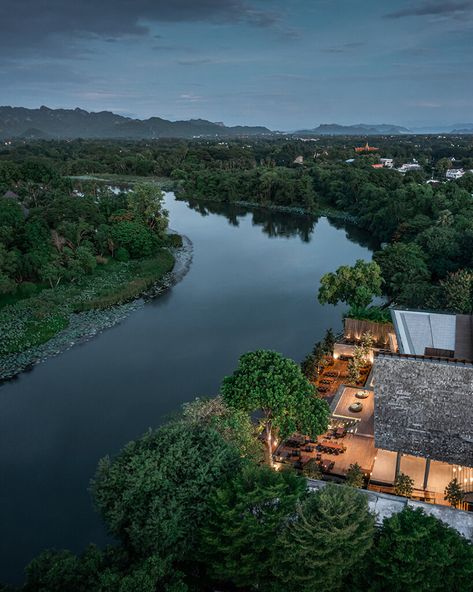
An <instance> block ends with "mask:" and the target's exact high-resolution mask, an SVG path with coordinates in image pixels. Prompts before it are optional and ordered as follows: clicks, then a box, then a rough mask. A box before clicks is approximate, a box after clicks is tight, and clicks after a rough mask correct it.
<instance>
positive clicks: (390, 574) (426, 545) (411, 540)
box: [362, 508, 473, 592]
mask: <svg viewBox="0 0 473 592" xmlns="http://www.w3.org/2000/svg"><path fill="white" fill-rule="evenodd" d="M370 558H371V561H370V563H369V565H366V566H365V567H364V571H365V574H366V580H367V581H366V583H365V585H364V586H363V588H362V589H365V590H366V589H367V590H370V591H371V592H446V591H450V590H452V591H453V590H455V591H456V590H458V592H471V590H473V546H472V545H471V543H470V542H469V541H467V540H466V539H465V538H463V537H462V536H461V535H460V534H458V532H457V531H456V530H454V529H453V528H450V527H449V526H447V525H446V524H444V523H443V522H441V521H440V520H438V519H437V518H434V517H433V516H427V515H426V514H424V512H423V511H422V510H420V509H417V510H413V509H412V508H406V509H405V510H403V511H402V512H400V513H398V514H394V515H393V516H391V517H390V518H388V519H386V520H385V521H384V523H383V528H382V531H381V533H380V535H379V537H378V539H377V541H376V543H375V545H374V547H373V549H372V552H371V554H370Z"/></svg>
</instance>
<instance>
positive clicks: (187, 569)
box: [3, 351, 473, 592]
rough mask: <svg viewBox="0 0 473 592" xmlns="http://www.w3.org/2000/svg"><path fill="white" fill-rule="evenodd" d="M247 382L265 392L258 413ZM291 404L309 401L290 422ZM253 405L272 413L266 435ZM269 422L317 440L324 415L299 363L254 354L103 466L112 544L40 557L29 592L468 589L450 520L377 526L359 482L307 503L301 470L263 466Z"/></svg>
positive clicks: (102, 503) (100, 481)
mask: <svg viewBox="0 0 473 592" xmlns="http://www.w3.org/2000/svg"><path fill="white" fill-rule="evenodd" d="M274 365H276V366H277V367H278V368H279V367H281V368H283V370H284V371H283V373H282V374H279V373H278V372H274ZM243 375H244V376H246V377H247V379H248V384H247V385H246V386H247V388H248V389H250V390H251V386H252V384H253V382H255V385H256V387H257V388H256V390H257V392H258V395H257V397H255V398H254V399H253V400H252V401H250V402H249V403H247V402H246V401H245V400H244V398H242V397H241V395H242V394H243V392H242V391H241V388H240V387H241V379H242V376H243ZM288 381H289V382H288ZM303 394H305V404H304V403H302V401H303V399H304V397H302V396H301V395H303ZM294 400H299V401H301V403H300V404H299V405H297V406H296V408H295V409H294V408H293V409H292V415H291V417H290V425H285V424H284V416H285V409H286V408H288V407H290V406H291V403H292V402H293V401H294ZM311 401H317V402H318V403H317V405H316V406H314V405H312V403H311ZM258 408H264V409H265V411H266V415H265V416H264V417H263V419H262V422H261V423H260V424H256V423H254V422H253V419H252V414H253V412H254V411H255V410H256V409H258ZM268 417H271V421H272V427H273V428H274V427H276V426H278V427H280V428H281V429H283V430H284V429H289V428H290V429H293V428H294V427H295V428H296V429H297V427H298V426H299V427H302V426H303V427H306V426H307V424H308V423H310V424H311V425H312V428H313V429H312V432H313V433H320V432H321V431H323V430H324V429H325V428H326V425H327V417H328V409H327V408H326V404H325V402H324V401H323V400H321V399H319V398H318V395H317V393H316V392H314V390H313V387H312V385H310V383H309V382H308V381H307V380H306V379H305V378H304V376H303V375H302V373H301V370H300V368H299V366H298V365H297V364H295V363H294V362H292V361H291V360H286V359H284V358H282V357H281V356H279V355H278V354H276V353H274V352H267V351H257V352H252V353H250V354H246V355H245V356H244V357H243V358H242V360H240V365H239V367H238V368H237V369H236V371H235V372H234V374H233V375H232V376H230V377H227V378H226V379H225V380H224V382H223V384H222V395H221V396H218V397H215V398H212V399H207V400H203V399H197V400H195V401H194V402H191V403H187V404H185V405H184V406H183V408H182V410H181V412H180V413H179V414H178V415H177V416H176V417H175V418H173V419H172V420H171V421H169V422H168V423H166V424H165V425H163V426H162V427H160V428H159V429H157V430H150V431H149V432H147V433H146V434H144V435H143V436H142V437H141V438H139V439H138V440H136V441H133V442H130V443H129V444H128V445H127V446H125V448H124V449H123V450H122V452H120V453H119V454H118V455H117V456H116V457H115V458H108V457H107V458H104V459H102V460H101V461H100V463H99V466H98V469H97V472H96V475H95V477H94V479H93V481H92V485H91V491H92V495H93V498H94V502H95V505H96V507H97V509H98V510H99V512H100V514H101V516H102V518H103V520H104V522H105V524H106V526H107V529H108V531H109V533H110V534H111V535H112V536H113V538H114V542H113V544H111V545H110V546H109V547H107V548H105V549H99V548H98V547H96V546H93V545H91V546H89V547H88V548H87V549H85V550H84V551H83V552H82V553H81V554H79V555H75V554H73V553H71V552H69V551H65V550H62V551H57V550H49V551H44V552H43V553H42V554H41V555H39V556H38V557H37V558H36V559H34V560H33V561H32V562H31V563H30V564H29V566H28V567H27V569H26V581H25V583H24V585H23V586H22V587H21V590H22V592H63V591H64V590H74V592H137V591H139V592H157V591H160V592H161V591H164V592H192V591H194V592H204V591H208V592H211V591H213V590H222V591H228V592H230V591H237V590H238V591H239V590H241V591H242V592H243V591H247V592H250V591H253V590H254V591H260V592H313V591H314V590H320V591H321V592H332V591H341V590H346V589H349V590H353V591H354V592H358V591H360V592H361V591H369V592H397V591H400V590H402V591H403V592H404V591H405V592H414V591H420V592H432V591H433V592H444V591H445V592H446V591H448V590H456V591H458V592H470V591H471V590H472V581H473V546H472V545H471V544H470V542H468V541H467V540H466V539H465V538H463V537H462V536H461V535H460V534H458V533H457V532H456V531H455V530H453V529H452V528H450V527H448V526H446V525H445V524H443V523H442V522H441V521H439V520H437V519H436V518H434V517H432V516H427V515H426V514H424V513H423V512H422V511H421V510H412V509H405V510H404V511H403V512H401V513H400V514H395V515H393V516H392V517H390V518H388V519H386V520H385V521H384V523H383V525H382V527H381V528H380V529H376V528H375V517H374V515H373V514H372V513H371V512H370V511H369V508H368V503H367V497H366V496H365V495H363V494H362V493H360V492H359V491H357V490H356V489H355V487H356V485H358V484H359V479H357V478H356V475H355V476H354V478H353V479H351V480H349V483H351V485H335V484H330V483H329V484H327V485H326V486H325V488H323V489H321V490H319V491H318V492H316V493H311V492H309V491H308V489H307V482H306V480H305V479H304V478H303V477H302V476H300V475H298V474H297V473H296V472H295V471H294V470H293V469H291V468H288V469H286V470H282V471H279V472H278V471H274V470H273V469H271V468H270V467H269V466H268V465H267V464H265V463H264V462H263V456H264V453H263V443H262V439H261V437H260V436H261V432H262V430H265V429H266V428H267V422H268ZM419 549H422V553H419ZM6 590H8V588H4V591H3V592H5V591H6ZM10 590H12V589H10Z"/></svg>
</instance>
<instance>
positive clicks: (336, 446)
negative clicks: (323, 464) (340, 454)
mask: <svg viewBox="0 0 473 592" xmlns="http://www.w3.org/2000/svg"><path fill="white" fill-rule="evenodd" d="M320 446H322V447H323V448H332V449H333V450H345V447H344V446H343V444H337V443H336V442H331V441H330V440H322V442H321V443H320Z"/></svg>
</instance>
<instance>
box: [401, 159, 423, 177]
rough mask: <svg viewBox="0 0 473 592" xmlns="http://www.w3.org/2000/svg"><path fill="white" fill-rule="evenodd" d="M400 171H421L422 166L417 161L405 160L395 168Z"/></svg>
mask: <svg viewBox="0 0 473 592" xmlns="http://www.w3.org/2000/svg"><path fill="white" fill-rule="evenodd" d="M397 170H398V171H399V172H400V173H403V174H404V173H408V172H409V171H421V170H422V167H421V166H420V164H418V163H417V162H406V163H404V164H403V165H402V166H400V167H399V168H398V169H397Z"/></svg>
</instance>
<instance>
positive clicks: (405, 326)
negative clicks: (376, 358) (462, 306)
mask: <svg viewBox="0 0 473 592" xmlns="http://www.w3.org/2000/svg"><path fill="white" fill-rule="evenodd" d="M391 314H392V317H393V321H394V326H395V329H396V335H397V341H398V345H399V352H400V353H401V354H410V355H420V356H424V355H425V356H437V357H444V358H456V359H462V360H473V317H472V316H471V315H455V314H448V313H438V312H428V311H419V310H398V309H393V310H392V311H391Z"/></svg>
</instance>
